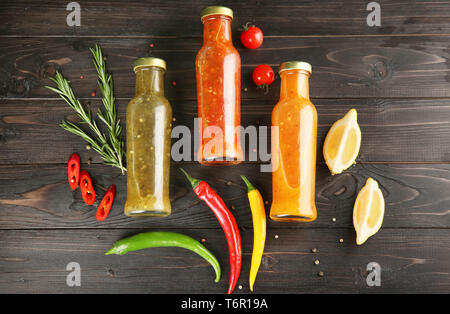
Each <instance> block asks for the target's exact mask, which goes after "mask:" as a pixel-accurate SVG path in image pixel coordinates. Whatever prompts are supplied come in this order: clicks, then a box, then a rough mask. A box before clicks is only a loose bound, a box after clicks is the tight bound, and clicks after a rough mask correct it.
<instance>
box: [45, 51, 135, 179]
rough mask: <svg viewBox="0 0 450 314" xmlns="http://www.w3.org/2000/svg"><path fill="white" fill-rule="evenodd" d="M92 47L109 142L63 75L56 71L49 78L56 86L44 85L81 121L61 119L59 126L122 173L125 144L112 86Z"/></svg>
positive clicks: (101, 116) (100, 116)
mask: <svg viewBox="0 0 450 314" xmlns="http://www.w3.org/2000/svg"><path fill="white" fill-rule="evenodd" d="M94 49H95V50H94V51H95V54H94V51H93V54H94V65H95V66H96V68H97V72H98V74H99V80H98V82H99V85H100V88H101V90H102V94H103V99H102V100H103V105H104V107H105V112H104V113H103V112H102V111H101V110H99V112H98V116H99V118H100V119H101V120H102V121H103V122H104V123H105V124H106V126H107V128H108V132H109V133H110V136H109V138H110V141H108V140H107V138H106V136H105V135H104V134H103V132H101V130H100V129H99V127H98V125H97V123H96V121H95V120H94V118H93V117H92V114H91V112H90V111H89V110H86V109H85V108H84V107H83V106H82V105H81V103H80V101H79V100H78V99H77V98H76V97H75V95H74V93H73V90H72V88H71V87H70V84H69V81H68V80H67V79H66V78H64V77H63V76H62V74H61V73H60V72H59V71H56V74H55V77H53V78H50V80H52V81H53V82H54V83H55V84H56V88H54V87H51V86H46V88H48V89H50V90H51V91H53V92H55V93H57V94H58V95H59V96H60V97H61V98H62V99H63V100H64V101H65V102H66V103H67V104H69V106H70V107H71V108H72V109H73V110H74V111H75V112H76V113H77V115H78V117H79V118H80V120H81V122H79V123H72V122H69V121H62V122H61V124H60V126H61V127H62V128H63V129H65V130H66V131H69V132H71V133H73V134H75V135H78V136H80V137H82V138H83V139H84V140H85V141H86V142H88V143H89V144H90V145H91V147H92V148H93V149H94V150H95V151H96V152H98V153H99V154H100V156H101V157H102V159H103V161H104V163H105V164H106V165H111V166H114V167H117V168H119V169H120V170H121V171H122V174H123V173H124V171H126V169H125V167H124V165H123V156H124V143H123V141H121V140H120V132H121V127H120V121H119V120H118V119H117V111H116V106H115V103H114V100H115V99H114V96H113V89H112V87H113V85H112V79H111V76H110V75H109V74H107V73H106V67H105V63H104V60H103V56H102V54H101V50H100V48H99V47H98V46H96V47H95V48H94ZM99 56H100V57H101V59H102V63H98V62H97V61H98V57H99ZM97 66H98V67H97ZM79 124H87V125H88V126H89V128H90V129H91V131H92V132H93V133H94V134H95V136H96V138H93V137H92V136H91V135H89V134H88V133H86V132H85V131H84V130H82V129H81V128H80V126H79Z"/></svg>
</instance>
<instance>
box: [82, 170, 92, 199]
mask: <svg viewBox="0 0 450 314" xmlns="http://www.w3.org/2000/svg"><path fill="white" fill-rule="evenodd" d="M80 190H81V196H83V201H84V202H85V203H86V204H87V205H92V204H94V202H95V190H94V186H93V185H92V180H91V176H90V175H89V173H88V172H87V171H85V170H81V173H80Z"/></svg>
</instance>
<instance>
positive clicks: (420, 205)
mask: <svg viewBox="0 0 450 314" xmlns="http://www.w3.org/2000/svg"><path fill="white" fill-rule="evenodd" d="M179 167H180V165H179V164H178V165H175V164H174V165H173V167H172V169H171V192H170V195H171V200H172V214H171V215H170V216H169V217H166V218H159V219H158V218H145V219H136V218H129V217H126V216H125V215H124V214H123V207H124V203H125V200H126V176H123V175H121V174H120V171H119V170H115V169H114V168H112V167H108V166H100V165H90V166H89V165H86V164H83V169H86V170H87V171H89V173H90V174H91V176H92V178H93V180H94V184H95V187H96V191H97V195H98V197H97V200H96V202H95V203H94V205H93V206H87V205H85V204H84V203H83V200H82V198H81V194H80V191H79V190H75V191H72V190H71V189H70V188H69V186H68V184H67V170H66V166H64V165H34V166H24V165H21V166H1V167H0V229H30V228H33V229H34V228H38V229H41V228H147V227H155V228H220V226H219V223H218V222H217V220H216V218H215V216H214V214H213V213H212V212H211V210H210V209H209V208H208V207H207V206H206V205H205V204H204V203H203V202H201V201H200V200H199V199H198V198H197V197H196V196H195V194H194V193H193V191H192V190H191V188H190V185H189V183H188V182H187V180H186V178H185V177H184V175H183V174H182V173H181V171H179V169H178V168H179ZM182 167H183V168H184V169H185V170H186V171H188V172H189V173H190V174H191V175H192V176H194V177H197V178H200V179H204V180H206V181H207V182H209V183H210V184H211V186H212V187H213V188H214V189H215V190H217V191H218V192H219V194H220V195H221V196H222V197H223V199H224V201H225V203H226V204H227V205H228V207H229V208H230V209H231V210H232V212H233V213H234V215H235V217H236V220H237V222H238V225H239V226H240V227H242V228H244V229H248V228H252V218H251V212H250V208H249V205H248V199H247V190H246V188H245V185H244V183H243V182H242V180H241V178H240V177H239V175H241V174H244V175H246V176H247V177H248V178H249V179H250V180H251V181H252V182H253V183H254V184H255V186H257V187H258V189H260V191H261V193H262V195H263V197H264V199H265V200H266V201H267V203H266V212H267V214H268V213H269V210H270V204H271V198H272V188H271V184H272V183H271V182H272V181H271V174H270V173H267V172H265V173H263V172H260V168H259V165H238V166H234V167H223V168H215V169H214V171H211V168H207V167H202V166H199V165H197V164H183V165H182ZM369 176H370V177H372V178H374V179H375V180H377V181H378V182H379V184H380V187H381V189H382V191H383V194H384V197H385V200H386V213H385V218H384V222H383V226H384V227H385V228H450V219H449V217H450V213H449V210H448V208H449V207H450V200H449V198H448V196H447V195H448V193H447V191H448V190H449V189H450V181H449V179H448V178H449V177H450V165H423V164H412V165H398V164H391V165H366V164H357V165H356V166H353V167H352V168H350V169H349V170H348V171H346V172H345V173H343V174H341V175H336V176H331V175H330V173H329V171H328V169H327V168H326V166H325V165H324V164H320V165H319V166H318V170H317V183H316V204H317V208H318V219H317V220H316V221H314V222H312V223H292V224H289V223H279V222H278V223H277V222H274V221H271V220H269V219H268V220H269V227H270V228H294V229H296V228H300V229H304V228H329V229H335V228H348V229H349V230H353V224H352V212H353V205H354V202H355V199H356V195H357V193H358V192H359V190H360V189H361V188H362V186H363V185H364V184H365V181H366V179H367V178H368V177H369ZM112 183H114V184H116V186H117V197H116V200H115V202H114V206H113V208H112V210H111V212H110V215H109V217H108V219H107V220H105V221H103V222H98V221H97V220H96V219H95V212H96V208H97V206H98V204H99V202H100V200H101V198H102V197H103V195H104V192H105V191H106V189H107V188H108V187H109V185H110V184H112ZM332 218H336V222H333V221H332ZM352 232H353V231H352Z"/></svg>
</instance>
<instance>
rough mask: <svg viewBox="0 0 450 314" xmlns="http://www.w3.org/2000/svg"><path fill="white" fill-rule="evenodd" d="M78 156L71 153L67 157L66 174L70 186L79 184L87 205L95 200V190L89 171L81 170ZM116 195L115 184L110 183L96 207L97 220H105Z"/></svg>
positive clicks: (73, 188) (75, 186)
mask: <svg viewBox="0 0 450 314" xmlns="http://www.w3.org/2000/svg"><path fill="white" fill-rule="evenodd" d="M80 170H81V163H80V156H78V154H76V153H73V154H72V155H70V157H69V162H68V163H67V176H68V181H69V185H70V188H71V189H72V190H75V189H76V188H77V186H78V184H79V185H80V191H81V196H82V197H83V201H84V202H85V203H86V204H87V205H92V204H94V202H95V190H94V185H93V184H92V179H91V176H90V175H89V173H88V172H87V171H85V170H81V171H80ZM115 196H116V186H115V185H114V184H112V185H111V186H110V187H109V188H108V190H107V191H106V194H105V196H104V197H103V199H102V201H101V202H100V205H99V206H98V208H97V214H96V218H97V220H98V221H102V220H105V218H106V217H108V214H109V212H110V210H111V207H112V205H113V202H114V197H115Z"/></svg>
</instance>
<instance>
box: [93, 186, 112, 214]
mask: <svg viewBox="0 0 450 314" xmlns="http://www.w3.org/2000/svg"><path fill="white" fill-rule="evenodd" d="M115 196H116V185H115V184H112V185H111V186H110V187H109V188H108V190H107V191H106V194H105V196H103V199H102V201H101V202H100V205H99V206H98V208H97V214H96V215H95V218H97V220H98V221H103V220H105V219H106V217H108V215H109V211H110V210H111V207H112V205H113V203H114V197H115Z"/></svg>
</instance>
